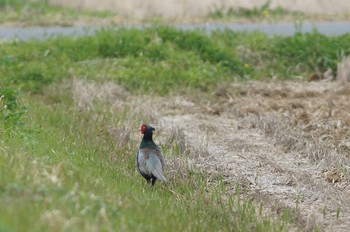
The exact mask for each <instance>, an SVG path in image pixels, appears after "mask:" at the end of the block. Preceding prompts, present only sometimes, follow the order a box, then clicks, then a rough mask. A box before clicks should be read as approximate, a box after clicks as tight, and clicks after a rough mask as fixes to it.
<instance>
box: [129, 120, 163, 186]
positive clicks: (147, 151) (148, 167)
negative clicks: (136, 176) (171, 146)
mask: <svg viewBox="0 0 350 232" xmlns="http://www.w3.org/2000/svg"><path fill="white" fill-rule="evenodd" d="M154 130H155V128H153V127H151V126H150V125H147V124H142V126H141V133H142V134H143V138H142V141H141V144H140V147H139V150H138V153H137V159H136V160H137V169H138V171H139V173H140V174H141V175H142V176H143V177H144V178H145V179H146V181H147V183H148V184H149V185H150V186H151V187H152V186H153V185H154V184H155V183H156V180H157V179H158V180H161V181H163V182H164V183H165V184H166V185H169V182H168V181H167V179H166V178H165V177H164V174H163V170H164V165H165V162H164V156H163V154H162V151H161V150H160V148H159V147H158V146H157V145H156V144H155V143H154V141H153V138H152V137H153V131H154Z"/></svg>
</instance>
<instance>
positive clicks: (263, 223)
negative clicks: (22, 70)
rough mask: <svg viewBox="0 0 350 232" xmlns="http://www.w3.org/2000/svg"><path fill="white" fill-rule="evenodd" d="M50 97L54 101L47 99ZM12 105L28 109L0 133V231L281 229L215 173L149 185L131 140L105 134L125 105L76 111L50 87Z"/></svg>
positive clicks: (121, 121)
mask: <svg viewBox="0 0 350 232" xmlns="http://www.w3.org/2000/svg"><path fill="white" fill-rule="evenodd" d="M57 88H58V87H57ZM50 97H51V98H53V97H56V98H59V99H60V102H59V101H56V103H53V101H48V100H47V99H49V98H50ZM58 102H59V103H58ZM20 104H21V105H25V106H26V108H27V109H28V112H27V113H26V114H25V115H23V117H21V118H20V121H21V124H18V125H17V126H15V127H12V128H11V130H12V132H11V134H8V135H6V136H2V137H1V140H0V142H1V144H2V146H1V152H0V204H1V205H2V209H1V212H0V228H2V230H3V231H67V230H68V231H86V230H92V231H115V230H127V231H164V230H167V231H208V230H210V231H214V230H215V231H218V230H221V231H232V230H234V231H252V230H253V231H270V230H272V229H273V230H276V231H279V230H281V229H282V228H283V222H281V223H273V222H271V221H270V220H269V219H268V218H264V217H263V218H262V219H260V214H259V212H257V211H256V209H255V207H254V206H253V205H252V203H251V202H250V201H249V200H245V201H242V200H240V198H242V196H240V195H239V194H238V193H239V191H236V193H229V192H227V193H226V191H227V190H226V189H227V188H228V187H230V186H224V185H223V184H220V180H218V184H212V185H207V181H206V174H205V173H200V172H196V171H192V170H187V169H183V168H182V169H179V170H178V173H177V174H176V175H175V177H174V179H173V180H172V185H173V191H175V192H176V193H175V194H174V193H172V192H170V191H169V190H167V189H166V188H163V187H161V184H160V183H157V185H156V186H155V187H154V188H153V189H150V188H149V187H148V186H147V184H146V182H145V181H144V180H143V179H142V177H140V176H139V174H138V173H137V172H136V169H135V154H136V151H137V147H138V142H139V141H135V140H130V141H129V142H128V143H123V142H119V141H116V140H115V139H114V136H112V135H110V134H109V133H108V128H109V127H114V128H118V127H121V126H122V125H125V123H127V122H126V119H127V118H128V115H129V113H128V111H127V110H126V111H124V112H123V111H122V112H119V111H118V112H111V111H110V106H108V105H101V106H100V108H99V110H96V111H89V112H82V111H80V110H79V109H77V108H75V107H74V106H73V103H72V100H71V98H70V97H67V96H65V95H60V94H58V93H53V92H50V93H49V92H48V93H46V94H45V95H43V96H40V95H34V96H33V95H30V94H29V95H28V94H25V95H24V96H23V97H21V98H20V99H17V105H20ZM13 110H14V109H13ZM139 117H142V115H139ZM96 118H98V120H96ZM173 146H175V144H167V146H166V147H165V149H173V148H172V147H173ZM173 150H174V149H173ZM165 151H166V150H165ZM175 155H180V154H175ZM167 158H168V159H170V158H171V157H169V154H168V157H167ZM223 195H226V197H227V196H228V197H229V199H228V200H223V199H224V198H222V196H223Z"/></svg>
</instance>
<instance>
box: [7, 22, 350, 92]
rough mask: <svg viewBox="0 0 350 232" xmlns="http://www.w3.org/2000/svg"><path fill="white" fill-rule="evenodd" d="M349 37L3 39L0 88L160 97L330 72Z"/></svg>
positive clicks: (109, 34) (114, 33)
mask: <svg viewBox="0 0 350 232" xmlns="http://www.w3.org/2000/svg"><path fill="white" fill-rule="evenodd" d="M349 41H350V35H349V34H346V35H342V36H334V37H328V36H326V35H322V34H320V33H318V32H316V31H315V32H312V33H308V34H299V33H297V34H295V35H294V36H292V37H282V36H273V37H269V36H267V35H264V34H262V33H258V32H256V33H242V32H232V31H228V30H227V31H216V32H213V33H212V35H207V34H206V33H205V32H202V31H191V32H190V31H182V30H177V29H173V28H170V27H155V28H149V29H144V30H137V29H119V30H101V31H99V32H97V33H96V34H95V35H93V36H87V37H80V38H67V37H58V38H53V39H49V40H47V41H43V42H42V41H35V40H33V41H28V42H25V43H24V42H9V43H6V44H5V45H3V46H1V47H0V52H1V54H2V55H1V57H0V73H1V74H2V76H3V77H2V78H1V79H0V84H1V85H2V86H6V85H14V86H16V88H19V89H20V90H29V91H32V92H35V93H40V92H42V89H43V87H45V86H47V85H50V84H52V83H57V82H60V81H61V80H63V79H67V78H72V77H78V78H81V77H83V78H85V79H92V80H97V81H101V80H112V81H116V82H117V83H118V84H120V85H121V86H123V87H124V88H126V89H127V90H128V91H131V92H141V93H151V94H152V93H156V94H160V95H166V94H168V93H169V92H172V91H175V90H176V91H180V92H181V91H184V90H186V89H190V90H191V89H193V88H196V89H200V90H201V91H204V92H208V91H209V90H212V89H215V87H217V85H218V84H220V83H222V82H230V81H234V80H243V79H269V78H278V79H288V78H293V77H298V78H300V77H304V78H305V79H307V78H308V77H309V76H310V75H312V74H314V73H322V72H325V71H327V70H328V69H331V70H332V71H333V73H334V74H335V72H336V69H337V63H338V62H339V61H340V60H341V58H342V56H346V55H349V53H350V48H349V47H350V46H349V45H350V43H349Z"/></svg>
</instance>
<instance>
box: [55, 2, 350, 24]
mask: <svg viewBox="0 0 350 232" xmlns="http://www.w3.org/2000/svg"><path fill="white" fill-rule="evenodd" d="M265 2H266V1H256V0H249V1H247V0H235V1H232V0H229V1H215V0H201V1H198V0H197V1H193V0H192V1H188V0H182V1H176V0H149V1H144V0H128V1H114V0H99V1H97V0H75V1H71V0H49V3H50V4H53V5H59V6H70V7H74V8H77V9H89V10H108V11H114V12H117V13H118V15H120V16H122V17H124V18H125V17H126V18H129V19H132V18H134V19H135V18H136V19H146V18H154V17H163V18H168V19H169V18H174V17H181V18H193V17H203V16H207V15H208V13H209V12H210V11H213V10H215V9H229V8H230V7H231V8H239V7H243V8H253V7H260V6H262V5H263V4H264V3H265ZM276 7H282V8H284V9H288V10H290V11H301V12H305V13H308V14H315V13H317V14H320V15H346V14H348V13H349V12H350V4H349V2H348V1H347V0H333V1H332V2H330V1H327V0H309V1H303V0H272V1H271V8H272V9H273V8H276Z"/></svg>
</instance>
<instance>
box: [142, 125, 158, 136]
mask: <svg viewBox="0 0 350 232" xmlns="http://www.w3.org/2000/svg"><path fill="white" fill-rule="evenodd" d="M154 130H155V129H154V128H153V127H151V126H150V125H147V124H142V126H141V133H142V134H143V135H145V134H152V132H153V131H154Z"/></svg>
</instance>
